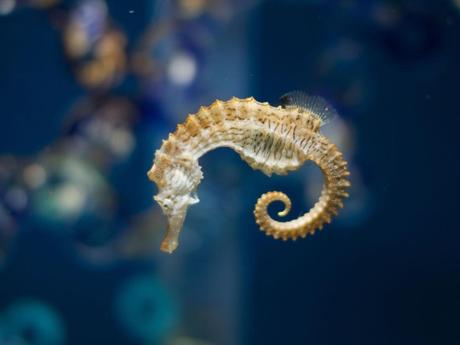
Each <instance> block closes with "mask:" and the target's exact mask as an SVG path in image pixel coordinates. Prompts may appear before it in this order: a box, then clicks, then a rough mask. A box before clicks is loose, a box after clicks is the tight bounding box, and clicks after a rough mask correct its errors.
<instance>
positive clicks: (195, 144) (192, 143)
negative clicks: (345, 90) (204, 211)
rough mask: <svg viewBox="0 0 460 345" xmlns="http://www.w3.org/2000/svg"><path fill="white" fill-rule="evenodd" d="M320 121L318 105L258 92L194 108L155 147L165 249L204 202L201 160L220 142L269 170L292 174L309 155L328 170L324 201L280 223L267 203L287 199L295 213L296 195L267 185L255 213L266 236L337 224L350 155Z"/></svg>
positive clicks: (303, 234) (295, 235)
mask: <svg viewBox="0 0 460 345" xmlns="http://www.w3.org/2000/svg"><path fill="white" fill-rule="evenodd" d="M321 121H322V120H321V118H320V117H319V116H318V114H315V112H314V110H313V109H308V108H298V107H295V106H288V107H280V106H277V107H274V106H271V105H270V104H268V103H267V102H258V101H256V100H255V99H254V98H253V97H249V98H245V99H239V98H236V97H232V98H231V99H230V100H228V101H221V100H216V101H214V102H213V103H212V104H211V105H209V106H207V107H206V106H202V107H200V108H199V110H198V112H197V113H196V114H190V115H188V116H187V117H186V120H185V121H184V122H183V123H182V124H179V125H178V126H177V128H176V130H175V131H174V132H173V133H171V134H169V136H168V139H166V140H164V141H163V143H162V146H161V148H160V149H159V150H157V151H156V152H155V159H154V162H153V166H152V168H151V169H150V170H149V172H148V173H147V175H148V177H149V179H150V180H152V181H153V182H155V183H156V185H157V187H158V194H157V195H156V196H155V198H154V199H155V200H156V201H157V202H158V203H159V205H160V206H161V208H162V211H163V213H164V214H165V215H166V216H167V217H168V229H167V232H166V237H165V239H164V240H163V242H162V244H161V249H162V250H163V251H166V252H169V253H172V252H173V251H174V250H175V249H176V247H177V246H178V243H179V234H180V231H181V229H182V226H183V223H184V220H185V216H186V213H187V209H188V207H189V206H190V205H192V204H195V203H197V202H198V201H199V200H198V198H197V196H196V190H197V188H198V185H199V183H200V182H201V179H202V178H203V174H202V172H201V167H200V165H199V164H198V159H199V158H200V157H201V156H202V155H204V154H205V153H206V152H208V151H211V150H213V149H215V148H218V147H230V148H232V149H233V150H235V151H236V152H237V153H238V154H239V155H240V156H241V158H242V159H243V160H244V161H245V162H246V163H248V164H249V166H250V167H251V168H253V169H255V170H260V171H262V172H263V173H264V174H266V175H267V176H271V175H272V174H273V173H274V174H279V175H284V174H287V173H289V172H290V171H294V170H297V169H298V168H299V167H300V166H302V165H303V163H304V162H305V161H308V160H311V161H313V162H314V163H315V164H316V165H318V166H319V168H320V170H321V171H322V173H323V175H324V186H323V190H322V192H321V195H320V197H319V200H318V202H317V203H316V204H315V205H314V206H313V207H312V209H311V210H310V211H308V212H307V213H305V214H304V215H302V216H300V217H298V218H297V219H293V220H290V221H286V222H280V221H276V220H274V219H272V218H271V216H270V215H269V213H268V206H269V205H270V203H272V202H274V201H280V202H282V203H283V204H284V209H283V210H282V211H280V212H278V215H279V216H280V217H284V216H286V215H287V214H288V213H289V211H290V209H291V200H290V199H289V197H288V196H287V195H286V194H284V193H282V192H267V193H264V194H263V195H262V196H261V197H260V198H259V199H258V200H257V202H256V205H255V209H254V216H255V220H256V223H257V224H258V225H259V227H260V229H261V230H262V231H264V232H265V233H266V234H267V235H269V236H272V237H273V238H275V239H282V240H284V241H287V240H288V239H291V240H296V239H297V238H299V237H301V238H304V237H306V236H307V235H313V234H314V233H315V231H316V230H317V229H322V228H323V226H324V224H328V223H330V222H331V221H332V218H333V217H334V216H336V215H337V213H338V211H339V209H340V208H342V207H343V201H342V200H343V199H344V198H346V197H348V193H347V191H346V190H347V189H348V188H349V187H350V182H349V181H348V179H347V177H348V176H349V175H350V173H349V171H348V168H347V162H346V161H345V160H344V158H343V154H342V153H341V152H340V151H339V150H338V148H337V147H336V145H334V144H332V143H330V142H329V140H328V139H327V138H326V137H325V136H323V135H322V134H321V133H320V132H319V130H320V127H321V124H322V122H321Z"/></svg>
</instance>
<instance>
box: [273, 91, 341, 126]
mask: <svg viewBox="0 0 460 345" xmlns="http://www.w3.org/2000/svg"><path fill="white" fill-rule="evenodd" d="M280 103H281V106H282V107H283V108H286V107H288V106H295V107H298V108H302V109H305V110H307V111H309V112H311V113H313V114H314V115H316V116H318V117H319V118H320V119H321V125H325V124H326V123H329V122H331V121H332V120H333V119H334V118H335V117H336V116H337V110H335V108H334V107H333V106H332V105H331V104H330V103H329V102H327V101H326V100H325V99H324V98H322V97H320V96H311V95H308V94H307V93H305V92H303V91H298V90H295V91H291V92H288V93H286V94H284V95H283V96H281V97H280Z"/></svg>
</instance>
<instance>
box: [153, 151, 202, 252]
mask: <svg viewBox="0 0 460 345" xmlns="http://www.w3.org/2000/svg"><path fill="white" fill-rule="evenodd" d="M147 175H148V177H149V179H150V180H152V181H153V182H155V183H156V185H157V187H158V194H157V195H155V196H154V199H155V201H156V202H157V203H158V204H159V205H160V207H161V209H162V211H163V213H164V214H165V215H166V217H167V218H168V229H167V233H166V237H165V238H164V240H163V242H162V244H161V249H162V250H163V251H165V252H168V253H172V252H173V251H174V250H175V249H176V248H177V246H178V243H179V234H180V230H181V229H182V225H183V223H184V220H185V216H186V215H187V209H188V207H189V206H190V205H193V204H196V203H197V202H199V199H198V197H197V196H196V189H197V187H198V185H199V183H200V181H201V179H202V173H201V169H200V166H199V165H198V162H197V161H196V160H194V159H191V158H189V157H187V156H180V157H172V156H170V155H167V154H164V153H161V152H157V154H156V156H155V161H154V164H153V166H152V168H151V169H150V171H149V172H148V173H147Z"/></svg>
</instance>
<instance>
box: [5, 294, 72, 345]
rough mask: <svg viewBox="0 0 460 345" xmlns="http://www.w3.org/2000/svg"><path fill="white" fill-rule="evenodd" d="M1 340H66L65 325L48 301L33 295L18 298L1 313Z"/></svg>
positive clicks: (55, 343)
mask: <svg viewBox="0 0 460 345" xmlns="http://www.w3.org/2000/svg"><path fill="white" fill-rule="evenodd" d="M0 322H1V325H0V343H1V344H18V345H19V344H24V345H29V344H30V345H60V344H65V343H66V342H65V326H64V324H63V321H62V320H61V317H60V316H59V314H58V313H57V312H56V311H55V310H54V309H53V308H52V307H50V306H49V305H47V304H46V303H43V302H41V301H38V300H34V299H23V300H17V301H15V302H14V303H12V304H11V305H10V306H9V307H8V308H7V309H6V310H5V311H3V313H2V314H1V321H0Z"/></svg>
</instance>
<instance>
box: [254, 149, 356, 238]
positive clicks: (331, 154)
mask: <svg viewBox="0 0 460 345" xmlns="http://www.w3.org/2000/svg"><path fill="white" fill-rule="evenodd" d="M319 153H320V154H319V155H314V156H312V157H311V159H312V160H313V161H314V162H315V163H316V164H317V165H318V166H319V167H320V169H321V171H322V172H323V174H324V180H325V183H324V186H323V190H322V192H321V196H320V197H319V200H318V201H317V202H316V204H315V205H314V206H313V207H312V209H311V210H310V211H309V212H307V213H305V214H304V215H303V216H301V217H299V218H297V219H294V220H291V221H288V222H280V221H276V220H274V219H272V218H271V217H270V215H269V214H268V206H269V205H270V203H272V202H274V201H281V202H283V203H284V204H285V210H284V211H282V212H280V213H279V215H280V216H284V215H286V214H287V212H288V211H289V209H290V207H291V202H290V200H289V198H288V197H287V196H286V195H285V194H284V193H281V192H268V193H265V194H263V195H262V196H261V197H260V198H259V200H258V201H257V203H256V206H255V209H254V215H255V218H256V222H257V224H259V226H260V228H261V230H262V231H264V232H265V233H266V234H267V235H270V236H273V237H274V238H281V239H283V240H287V239H293V240H295V239H297V238H298V237H306V236H307V235H308V234H314V232H315V231H316V229H320V230H321V229H322V228H323V226H324V224H326V223H330V222H331V219H332V217H333V216H335V215H337V213H338V211H339V209H340V208H342V207H343V201H342V200H343V199H344V198H346V197H348V193H347V191H346V190H347V189H348V187H350V182H349V181H348V179H347V177H348V176H349V175H350V173H349V171H348V169H347V163H346V162H345V160H344V159H343V156H342V154H341V153H340V152H339V151H338V150H337V148H336V147H335V145H332V144H327V147H326V149H325V150H324V151H323V150H321V151H319Z"/></svg>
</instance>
